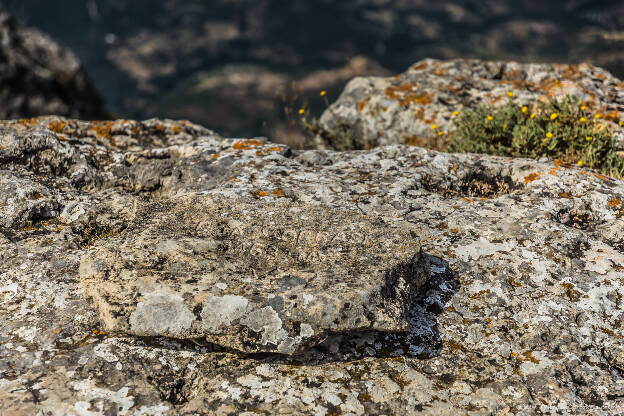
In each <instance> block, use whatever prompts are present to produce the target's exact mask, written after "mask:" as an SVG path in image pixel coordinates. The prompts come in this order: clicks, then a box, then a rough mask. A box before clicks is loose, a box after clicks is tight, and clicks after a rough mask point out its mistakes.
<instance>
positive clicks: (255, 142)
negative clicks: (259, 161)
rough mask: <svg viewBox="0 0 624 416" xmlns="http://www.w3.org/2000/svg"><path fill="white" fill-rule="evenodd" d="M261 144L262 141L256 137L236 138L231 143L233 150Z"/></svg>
mask: <svg viewBox="0 0 624 416" xmlns="http://www.w3.org/2000/svg"><path fill="white" fill-rule="evenodd" d="M257 146H262V141H260V140H258V139H249V140H237V141H235V142H234V144H233V145H232V148H233V149H234V150H247V149H251V148H252V147H257Z"/></svg>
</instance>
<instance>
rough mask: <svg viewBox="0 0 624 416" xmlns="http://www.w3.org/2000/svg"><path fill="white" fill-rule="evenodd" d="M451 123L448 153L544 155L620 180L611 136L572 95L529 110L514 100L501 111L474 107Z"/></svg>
mask: <svg viewBox="0 0 624 416" xmlns="http://www.w3.org/2000/svg"><path fill="white" fill-rule="evenodd" d="M453 123H454V125H455V131H454V132H453V134H452V136H451V140H450V143H449V146H448V148H447V151H449V152H457V153H488V154H492V155H499V156H513V157H529V158H534V159H538V158H540V157H544V156H546V157H549V158H553V159H560V160H562V161H564V162H566V163H573V164H578V165H582V166H587V167H589V168H592V169H596V170H598V171H600V172H602V173H604V174H607V175H610V176H613V177H618V178H621V177H623V176H624V159H623V158H621V157H619V156H618V155H617V154H616V146H615V138H614V137H613V134H612V132H611V131H610V130H609V129H608V128H607V126H606V124H604V123H602V121H601V119H600V115H593V114H590V112H589V111H588V109H587V108H586V107H585V106H584V105H583V104H582V102H581V100H580V99H579V98H577V97H572V96H566V97H564V98H562V99H560V100H553V99H551V100H549V101H548V102H546V103H545V102H541V101H540V102H538V103H537V105H536V106H534V108H533V109H530V108H528V107H526V106H524V107H521V106H520V105H518V104H516V103H515V102H514V101H513V100H509V102H508V103H507V104H505V105H504V106H502V107H493V106H479V107H477V108H474V109H465V110H464V111H463V112H462V113H461V115H460V116H459V117H457V118H455V119H454V121H453Z"/></svg>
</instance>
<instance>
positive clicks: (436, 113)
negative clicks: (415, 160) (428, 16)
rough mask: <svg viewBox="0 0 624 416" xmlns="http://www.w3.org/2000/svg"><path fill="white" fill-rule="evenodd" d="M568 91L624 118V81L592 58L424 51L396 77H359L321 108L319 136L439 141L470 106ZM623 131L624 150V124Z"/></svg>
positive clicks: (360, 141) (363, 144) (373, 142)
mask: <svg viewBox="0 0 624 416" xmlns="http://www.w3.org/2000/svg"><path fill="white" fill-rule="evenodd" d="M509 93H511V94H512V97H511V98H510V97H509V95H508V94H509ZM566 94H571V95H575V96H577V97H579V98H581V99H582V100H583V101H584V102H585V103H586V104H587V106H588V108H589V109H590V111H592V112H593V113H600V114H602V115H603V119H604V120H606V122H607V123H610V124H613V125H614V127H615V124H616V123H617V122H618V121H620V120H624V84H623V83H622V81H621V80H619V79H617V78H616V77H614V76H612V75H611V74H610V73H608V72H607V71H605V70H603V69H601V68H597V67H595V66H592V65H590V64H580V65H550V64H532V63H519V62H487V61H480V60H477V59H455V60H450V61H439V60H435V59H424V60H422V61H420V62H417V63H416V64H414V65H412V66H411V67H410V68H408V69H407V71H405V72H404V73H402V74H399V75H397V76H394V77H388V78H381V77H358V78H354V79H353V80H351V81H350V82H349V84H347V86H346V87H345V89H344V91H343V92H342V94H341V95H340V97H339V98H338V100H336V102H334V103H333V104H332V105H331V106H330V107H329V108H327V110H325V112H324V113H323V115H322V116H321V118H320V125H321V127H322V128H323V130H324V131H322V132H321V133H320V134H319V135H317V137H316V138H315V143H316V146H317V147H319V148H326V147H329V148H332V147H337V146H336V145H335V144H333V143H332V140H335V139H334V138H333V137H332V132H334V131H336V130H339V129H344V128H347V129H350V130H353V131H354V133H355V139H354V143H353V144H352V148H354V149H370V148H372V147H375V146H383V145H388V144H399V143H400V144H410V145H417V146H423V145H425V144H428V145H431V144H433V143H436V137H437V134H438V133H442V134H443V135H446V134H448V133H449V132H451V131H452V130H453V125H452V119H453V117H454V114H453V113H454V112H455V111H461V110H462V108H464V107H466V108H472V107H475V106H477V105H480V104H484V105H485V104H494V105H502V104H504V103H505V102H507V100H509V99H513V100H516V101H517V102H518V103H520V104H521V105H533V104H534V103H535V102H537V100H546V99H548V98H556V97H563V96H565V95H566ZM615 131H616V140H617V141H618V143H619V147H620V149H622V150H624V131H623V130H622V129H615Z"/></svg>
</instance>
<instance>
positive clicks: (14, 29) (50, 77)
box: [0, 9, 107, 119]
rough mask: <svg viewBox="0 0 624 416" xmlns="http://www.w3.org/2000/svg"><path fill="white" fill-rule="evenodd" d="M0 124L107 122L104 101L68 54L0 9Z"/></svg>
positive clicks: (73, 56) (47, 38) (62, 48)
mask: <svg viewBox="0 0 624 416" xmlns="http://www.w3.org/2000/svg"><path fill="white" fill-rule="evenodd" d="M0 96H1V97H2V102H1V103H0V118H2V119H6V118H24V117H33V116H40V115H46V114H56V115H59V116H68V117H80V118H87V119H97V118H106V117H107V114H106V111H105V110H104V106H103V103H102V99H101V98H100V96H99V94H98V93H97V91H96V90H95V88H94V87H93V85H92V84H91V81H90V80H89V78H88V77H87V75H86V74H85V73H84V71H83V69H82V67H81V65H80V62H79V61H78V59H77V58H76V56H75V55H74V54H73V53H71V52H70V51H69V50H67V49H65V48H64V47H62V46H60V45H59V44H57V43H56V42H54V41H53V40H52V39H50V38H49V37H48V36H46V35H44V34H43V33H41V32H39V31H37V30H36V29H32V28H28V27H25V26H23V25H22V24H21V23H20V22H18V21H17V20H16V19H15V18H13V17H12V16H11V15H10V14H8V13H7V12H6V11H4V10H2V9H0Z"/></svg>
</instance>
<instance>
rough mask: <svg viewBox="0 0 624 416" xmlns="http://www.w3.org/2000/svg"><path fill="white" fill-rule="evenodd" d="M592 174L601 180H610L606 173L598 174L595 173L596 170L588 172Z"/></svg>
mask: <svg viewBox="0 0 624 416" xmlns="http://www.w3.org/2000/svg"><path fill="white" fill-rule="evenodd" d="M590 173H591V174H592V175H594V176H595V177H596V178H598V179H601V180H603V181H608V180H610V178H609V177H608V176H606V175H603V174H600V173H596V172H590Z"/></svg>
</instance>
